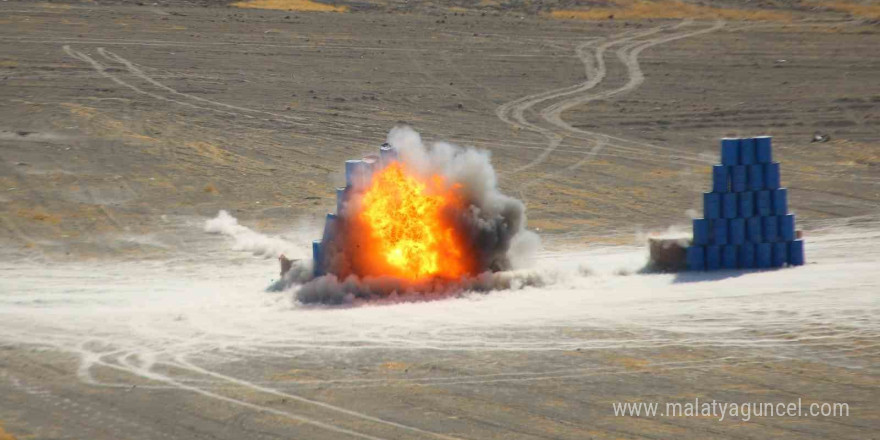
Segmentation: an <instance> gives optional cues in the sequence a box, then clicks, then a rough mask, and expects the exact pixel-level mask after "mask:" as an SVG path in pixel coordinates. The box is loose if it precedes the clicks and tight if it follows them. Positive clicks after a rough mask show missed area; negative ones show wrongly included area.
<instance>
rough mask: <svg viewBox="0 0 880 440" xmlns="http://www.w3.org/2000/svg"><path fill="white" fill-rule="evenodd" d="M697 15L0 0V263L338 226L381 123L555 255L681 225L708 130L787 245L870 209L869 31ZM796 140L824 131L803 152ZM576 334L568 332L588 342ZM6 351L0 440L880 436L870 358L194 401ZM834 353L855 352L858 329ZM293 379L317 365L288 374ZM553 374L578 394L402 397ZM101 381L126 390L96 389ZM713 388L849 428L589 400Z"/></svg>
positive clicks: (388, 363)
mask: <svg viewBox="0 0 880 440" xmlns="http://www.w3.org/2000/svg"><path fill="white" fill-rule="evenodd" d="M268 3H271V2H268ZM279 3H284V2H279ZM308 3H311V2H288V3H287V4H288V5H293V6H302V4H308ZM713 4H715V3H714V2H713ZM717 5H718V6H713V8H715V9H711V8H710V9H691V8H684V9H682V10H681V11H680V12H676V13H674V14H666V15H672V16H671V17H665V16H664V18H651V17H638V18H640V19H621V18H620V17H627V16H628V15H627V14H629V16H633V17H636V16H638V15H639V14H642V12H638V10H628V9H626V5H625V4H624V6H620V5H611V6H610V7H612V8H617V7H619V8H621V9H620V12H618V13H617V14H618V17H616V18H613V19H604V20H587V19H583V18H593V17H587V16H585V15H583V14H580V15H579V13H575V12H577V11H583V10H588V9H584V7H583V5H580V4H576V2H569V3H565V2H560V3H552V4H550V3H548V4H547V5H544V6H540V5H538V6H536V5H535V4H534V3H532V2H524V3H520V2H512V3H505V2H480V4H479V5H474V4H473V3H472V2H460V4H459V3H456V2H431V3H426V4H421V3H420V2H396V1H389V2H337V3H334V4H333V7H335V8H337V9H338V10H339V11H340V12H303V11H298V10H291V9H294V8H293V7H291V8H284V9H287V10H284V9H282V10H274V9H250V8H241V7H232V6H230V5H228V4H226V3H221V2H213V1H202V2H200V1H191V2H180V3H178V2H171V1H159V2H151V1H149V0H145V1H144V2H129V1H116V2H82V3H79V2H66V3H56V2H48V3H34V2H14V1H4V2H2V3H0V221H2V222H0V244H2V249H3V250H2V252H0V255H2V259H3V260H4V261H5V262H6V263H10V264H11V263H13V262H21V261H28V262H33V263H35V264H39V265H43V267H46V268H47V274H48V275H50V276H51V273H52V272H51V268H52V267H54V265H56V264H59V265H63V264H68V263H79V262H83V261H97V262H102V263H106V262H117V261H123V262H132V261H135V262H136V261H145V260H147V261H162V260H164V259H167V258H171V257H174V256H179V255H181V254H185V255H193V256H194V258H198V254H197V253H196V251H195V250H194V249H195V248H194V247H193V246H192V242H193V240H194V239H192V238H191V237H192V235H193V234H198V233H200V230H199V227H198V226H194V225H200V224H201V223H202V222H203V221H204V220H205V219H206V218H209V217H212V216H214V215H216V213H217V212H218V210H221V209H226V210H229V211H230V212H231V213H233V215H235V216H236V217H237V218H238V219H239V220H240V221H241V222H242V224H245V225H248V226H249V227H252V228H254V229H256V230H259V231H263V232H268V233H274V232H283V231H285V230H287V229H289V228H290V227H291V225H292V224H293V223H295V222H302V221H305V222H312V223H317V222H319V221H320V218H321V217H322V216H323V215H324V213H325V212H327V211H328V210H329V209H332V207H333V206H334V203H335V202H334V200H335V193H334V191H333V188H334V187H335V186H337V185H339V184H340V183H341V181H342V180H343V176H342V169H343V167H342V163H343V161H344V160H345V159H350V158H358V157H360V156H362V155H364V154H367V153H371V152H374V151H375V149H376V148H378V146H379V145H380V144H381V143H382V142H384V140H385V135H386V134H387V132H388V130H389V129H390V128H392V127H393V126H394V125H396V124H408V125H411V126H412V127H414V128H415V129H416V130H418V131H419V132H421V133H422V136H423V137H424V138H426V139H429V140H436V141H441V140H442V141H449V142H453V143H456V144H460V145H467V146H475V147H479V148H485V149H488V150H490V151H491V152H492V158H493V163H494V164H495V167H496V170H497V171H498V179H499V182H500V186H501V187H502V189H503V190H504V191H505V192H506V193H508V194H511V195H514V196H516V197H518V198H521V199H522V200H524V201H525V203H526V205H527V213H528V216H529V228H530V229H534V230H537V231H538V232H539V233H540V234H541V236H542V239H543V240H544V242H545V245H547V246H549V247H550V248H554V247H558V248H561V247H576V246H585V245H588V246H599V245H609V244H612V245H630V244H638V243H639V238H638V237H639V236H640V234H641V233H642V232H645V231H651V230H665V229H666V228H668V227H670V226H686V225H687V224H688V222H689V219H690V216H691V215H692V214H693V213H694V212H695V210H699V207H700V203H701V200H702V199H701V193H702V192H703V191H705V190H706V189H707V188H708V186H709V179H710V174H709V173H710V164H712V163H715V162H717V161H718V139H719V138H720V137H723V136H727V135H738V136H753V135H762V134H769V135H772V136H774V143H775V151H774V154H775V158H776V159H777V160H779V161H780V162H781V163H782V179H783V185H784V186H786V187H788V188H789V189H790V196H789V200H790V204H791V209H792V211H794V212H795V213H796V214H797V216H798V222H799V225H800V226H801V227H803V228H805V229H806V230H807V233H808V234H809V233H810V231H813V230H821V229H822V228H824V227H826V226H827V225H828V224H829V222H836V221H839V219H850V220H848V221H851V222H854V223H858V222H859V219H872V218H875V217H876V216H877V215H878V214H880V82H878V79H877V78H878V72H880V51H877V49H876V48H877V47H880V27H878V24H877V22H876V18H874V16H873V15H872V14H874V13H876V11H874V10H873V9H870V6H871V5H870V4H868V5H867V6H864V5H863V4H859V5H862V6H863V7H862V9H859V8H857V7H855V6H851V5H850V4H849V3H846V4H844V3H839V4H838V3H835V4H833V5H831V4H830V3H829V4H822V5H821V7H820V6H817V4H816V3H804V2H790V3H786V2H775V3H773V4H772V5H771V6H770V7H767V8H765V9H763V10H764V11H770V12H772V14H771V15H767V16H765V17H763V18H767V19H764V20H762V19H760V18H762V17H761V16H752V15H748V14H746V15H744V16H743V15H742V14H743V13H742V12H741V11H740V10H739V9H737V8H739V7H740V6H741V5H739V4H738V3H737V2H728V3H717ZM840 5H844V6H840ZM846 5H850V6H846ZM244 6H247V5H244ZM252 6H253V5H252ZM551 6H552V7H551ZM602 7H609V6H607V5H603V6H602ZM707 8H708V7H707ZM725 8H726V9H725ZM554 10H555V11H557V12H558V11H575V12H572V13H571V15H566V14H568V12H566V13H556V14H554V13H553V11H554ZM615 11H617V9H615ZM626 11H630V12H626ZM633 11H636V12H633ZM719 11H721V12H719ZM724 11H726V12H724ZM731 11H733V12H731ZM637 12H638V13H637ZM644 13H651V10H649V11H647V12H644ZM689 14H690V15H693V16H694V18H688V15H689ZM678 15H681V17H680V18H679V17H678ZM750 17H752V18H756V19H755V20H751V19H747V20H741V19H740V18H750ZM872 20H874V21H872ZM816 134H820V135H827V136H830V140H829V141H827V142H813V140H814V136H815V135H816ZM198 249H199V250H198V252H202V251H205V250H204V249H202V248H198ZM206 252H207V251H206ZM266 264H267V266H269V267H270V271H273V272H274V271H275V267H274V262H271V261H270V262H267V263H266ZM3 276H4V277H6V276H9V277H15V276H16V273H14V272H11V273H10V272H8V271H6V273H4V275H3ZM0 295H2V293H0ZM0 325H2V324H0ZM838 330H840V329H838ZM558 331H559V332H563V333H564V332H566V330H565V329H564V328H560V329H558ZM571 331H572V332H583V333H584V334H583V335H581V336H583V337H584V338H589V337H591V334H590V333H589V332H590V331H592V330H589V329H584V328H578V329H572V330H571ZM841 331H843V330H841ZM598 336H601V337H609V336H608V335H598ZM760 336H761V335H760V334H758V335H753V337H760ZM194 337H196V336H194ZM3 342H4V345H0V374H2V376H0V393H2V394H0V396H2V397H0V439H4V440H5V439H9V438H12V439H15V438H18V439H29V438H34V439H50V438H51V439H62V438H64V439H66V438H95V439H97V438H107V439H110V438H132V439H134V438H138V439H140V438H144V439H156V438H249V439H256V438H349V437H362V438H438V437H439V438H469V439H484V438H504V439H513V438H523V439H527V438H529V439H530V438H548V439H549V438H570V439H585V438H694V439H697V438H700V439H703V438H834V439H840V438H859V439H864V438H871V436H872V435H876V432H878V430H880V417H878V412H877V409H876V407H877V404H878V403H880V402H878V399H877V395H878V393H877V390H878V376H877V370H876V360H877V355H876V354H873V355H872V356H868V357H867V358H866V360H867V361H868V362H867V363H866V364H864V365H862V367H861V369H853V368H844V367H840V366H835V365H833V363H825V362H811V361H808V360H805V359H807V358H808V357H809V356H807V355H803V356H796V357H795V358H793V359H789V360H775V361H767V362H764V361H762V360H759V361H756V364H757V367H756V366H754V364H748V365H742V364H736V363H734V364H730V365H721V366H717V365H716V366H714V367H712V368H705V369H701V368H697V367H695V368H693V369H690V368H689V367H688V366H687V365H686V364H676V365H678V366H680V367H681V368H683V369H685V370H686V371H687V372H686V373H685V374H682V373H681V369H679V368H678V367H676V368H672V367H669V368H667V367H662V365H665V363H668V362H678V363H681V362H685V363H687V362H694V363H695V365H697V366H699V364H700V363H701V362H708V361H709V360H712V359H717V358H719V357H724V358H736V357H739V356H743V357H749V356H758V358H759V359H764V358H763V357H761V356H763V355H765V354H766V352H765V351H761V352H760V353H757V354H756V353H755V352H753V351H750V349H745V348H742V349H740V348H732V349H729V350H728V349H724V350H722V349H721V348H719V347H714V346H699V347H694V348H688V347H687V346H686V344H685V345H682V344H677V345H673V346H668V347H653V346H652V347H651V348H631V349H627V350H587V351H583V352H581V351H578V350H575V349H568V350H556V351H547V352H535V351H517V350H511V351H504V350H500V351H490V352H481V351H479V350H460V351H458V350H453V351H443V350H416V351H410V350H394V349H387V350H382V349H377V350H367V351H352V352H344V353H343V354H340V355H339V357H333V358H327V357H320V356H318V355H313V354H309V353H305V354H303V355H302V356H301V357H299V358H298V359H297V360H296V363H297V366H296V367H292V366H291V364H290V363H289V359H288V358H285V357H281V358H274V357H272V356H270V355H265V356H262V357H258V358H256V359H258V360H254V359H253V358H248V359H242V360H240V361H230V362H226V363H225V364H224V365H223V367H222V370H217V371H222V374H224V375H229V376H230V377H231V376H235V377H248V378H249V380H250V381H252V382H253V383H271V382H273V381H276V380H280V379H278V378H279V377H282V378H283V377H286V376H284V375H285V374H288V373H289V374H293V375H294V376H295V378H296V379H298V380H299V379H314V380H318V379H320V380H321V381H329V380H333V379H334V377H342V378H343V379H344V378H346V377H347V376H350V377H348V378H351V379H356V380H358V381H361V382H358V383H360V384H369V383H370V381H371V380H381V381H384V382H382V383H387V382H389V381H390V382H394V383H395V384H396V385H395V386H392V387H380V386H375V387H374V386H363V387H353V388H351V389H344V390H343V389H341V388H333V387H330V388H327V389H324V388H322V387H321V386H318V385H314V386H312V385H302V383H307V381H306V382H298V383H299V385H296V386H295V387H294V388H292V389H289V390H287V391H289V394H286V393H284V394H279V392H277V391H273V390H274V389H272V390H266V389H259V388H254V387H252V386H245V385H243V384H242V383H237V382H234V381H225V382H223V383H222V384H219V385H218V384H217V383H212V388H209V389H210V391H208V392H209V393H211V394H212V395H215V396H216V395H219V396H221V398H220V399H217V398H216V397H215V398H208V397H210V396H206V395H205V394H204V393H198V392H190V393H186V392H181V390H180V389H179V387H178V388H173V387H172V388H163V387H155V388H150V383H149V382H148V381H147V380H146V379H143V383H141V382H139V381H138V380H135V381H133V382H131V383H130V386H128V387H124V388H119V387H117V388H113V387H110V388H106V387H95V386H92V385H90V384H89V383H86V382H84V381H82V380H79V379H82V377H83V376H82V375H81V374H79V375H78V368H80V367H79V365H81V364H80V363H78V361H77V359H76V358H75V357H72V356H69V355H67V354H62V353H59V352H56V351H52V350H45V349H42V348H40V347H39V344H36V347H35V346H31V345H28V344H18V343H9V344H6V343H5V342H8V341H3ZM852 344H853V347H862V346H867V347H870V346H876V337H875V336H872V335H869V336H865V335H861V336H859V338H857V339H856V340H854V341H852ZM108 353H109V352H108ZM108 356H112V353H111V354H108ZM334 356H335V355H334ZM871 360H873V361H875V362H874V364H873V365H872V364H871V362H870V361H871ZM117 361H119V362H125V359H122V360H117ZM314 365H324V366H326V367H327V368H328V370H327V371H326V372H325V373H326V374H324V375H321V377H308V376H298V375H297V374H298V373H296V371H306V370H309V368H310V366H314ZM860 365H861V364H860ZM872 367H873V368H872ZM292 368H293V369H292ZM297 369H299V370H297ZM568 369H578V373H577V374H580V375H581V376H578V377H579V379H577V380H575V381H559V380H555V379H554V377H557V376H548V377H549V379H541V380H534V381H527V382H523V385H516V386H514V385H511V384H517V383H518V382H506V381H499V382H497V383H493V382H482V383H481V384H479V385H469V384H468V383H467V382H466V381H465V382H463V383H458V382H454V381H449V380H440V381H438V383H436V384H431V383H430V382H431V380H430V379H429V380H426V381H417V382H412V383H411V382H407V380H408V379H407V377H412V375H416V376H419V377H422V378H430V377H434V376H437V377H449V376H457V375H459V374H463V372H467V374H469V375H478V376H504V377H506V378H509V375H510V374H514V373H511V371H531V372H542V371H565V370H568ZM187 371H188V372H187V373H186V374H190V373H191V372H192V370H187ZM291 372H293V373H291ZM102 374H106V375H108V377H105V378H102V379H105V380H106V381H109V382H118V381H124V380H123V379H121V378H120V377H117V376H121V375H123V373H120V372H118V371H117V372H114V370H112V369H107V370H106V371H104V372H103V373H102ZM218 374H220V373H218ZM408 375H409V376H408ZM78 378H79V379H78ZM196 379H197V378H194V382H188V381H184V383H185V384H191V383H197V380H196ZM215 379H216V378H215ZM446 382H449V383H446ZM322 383H323V382H322ZM137 385H141V387H140V388H138V386H137ZM153 385H155V384H153ZM709 390H714V391H716V392H715V394H714V396H716V398H717V397H718V396H721V397H723V396H727V397H729V398H731V399H750V400H762V399H768V400H771V401H778V400H790V399H791V398H792V396H796V395H798V393H799V392H802V391H803V390H808V391H809V395H810V396H811V397H812V398H814V399H816V400H819V401H843V400H848V401H850V402H854V404H855V405H859V406H860V407H861V408H863V409H862V410H861V412H858V413H856V416H855V417H852V418H848V419H845V420H842V421H840V420H834V421H828V420H820V419H798V420H794V421H792V420H785V419H762V420H761V421H758V422H751V423H739V424H718V423H714V422H713V421H711V420H705V419H699V418H693V419H639V418H629V419H626V420H624V421H622V420H621V419H620V418H615V417H614V416H613V414H611V413H610V410H609V409H608V407H609V405H610V402H612V401H616V400H620V399H624V400H625V399H631V400H633V399H647V400H650V396H659V395H662V396H678V397H680V398H682V399H690V398H693V397H695V396H700V395H704V394H705V393H707V392H708V391H709ZM190 391H192V390H190ZM224 399H225V400H224ZM298 399H300V400H298ZM301 399H307V400H308V401H306V400H301ZM232 400H235V401H236V402H238V401H243V402H247V403H248V404H249V405H251V406H250V407H248V406H247V405H244V406H242V405H239V404H238V403H234V402H232ZM313 402H321V403H322V404H325V405H332V406H333V408H343V407H344V408H345V410H342V411H339V410H336V409H333V410H328V408H327V407H326V406H321V405H316V404H314V403H313ZM267 408H268V409H267ZM289 411H292V412H294V413H297V414H301V415H304V417H307V418H308V419H318V420H321V421H323V422H326V423H328V424H330V425H332V426H333V427H336V428H339V427H343V428H344V429H345V430H351V431H356V433H360V434H357V435H353V434H351V433H350V432H348V431H339V429H342V428H339V429H335V428H334V429H326V427H322V426H319V425H315V424H312V423H306V422H304V421H303V420H298V419H295V418H290V417H287V416H285V414H288V412H289ZM346 411H350V412H346ZM365 414H369V416H366V417H364V415H365ZM373 416H375V417H377V418H381V419H382V422H376V420H373V419H370V417H373ZM388 420H392V421H393V422H387V421H388ZM404 425H405V426H404ZM416 427H417V428H416ZM364 435H366V436H367V437H364Z"/></svg>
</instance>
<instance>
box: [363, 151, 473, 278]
mask: <svg viewBox="0 0 880 440" xmlns="http://www.w3.org/2000/svg"><path fill="white" fill-rule="evenodd" d="M361 207H362V208H361V210H360V213H359V214H358V219H359V220H360V222H361V223H362V224H363V225H365V226H366V229H367V233H368V234H369V237H370V240H369V243H370V244H369V249H362V251H366V252H368V253H369V254H370V255H367V256H365V257H366V258H364V259H362V260H364V261H366V262H367V265H368V266H369V272H371V273H372V274H376V275H378V274H381V275H393V276H397V277H400V278H406V279H410V280H419V279H424V278H428V277H433V276H440V277H446V278H459V277H461V276H462V275H466V274H468V272H469V267H470V266H471V265H470V264H469V261H470V260H471V259H470V258H469V257H468V256H467V255H465V252H463V246H462V245H461V243H460V240H459V239H458V237H457V235H456V233H455V229H454V228H453V227H452V226H451V225H450V224H449V221H448V220H447V219H446V218H445V217H444V212H446V213H448V212H449V211H448V209H449V208H457V209H461V202H460V201H459V200H458V198H457V197H456V196H455V194H454V193H453V192H452V191H451V190H449V189H444V181H443V178H442V177H440V176H434V177H433V178H432V179H431V180H430V181H429V182H423V181H421V180H419V179H418V178H417V177H415V176H413V175H411V174H408V173H407V172H406V171H405V169H404V167H403V166H402V165H401V164H400V163H398V162H393V163H392V164H390V165H389V166H388V167H386V168H385V169H383V170H382V171H380V172H378V173H377V174H376V175H375V176H373V179H372V181H371V183H370V187H369V188H368V189H367V191H366V192H365V193H364V195H363V198H362V199H361Z"/></svg>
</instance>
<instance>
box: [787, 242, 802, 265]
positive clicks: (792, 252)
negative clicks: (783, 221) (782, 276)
mask: <svg viewBox="0 0 880 440" xmlns="http://www.w3.org/2000/svg"><path fill="white" fill-rule="evenodd" d="M788 264H790V265H792V266H801V265H803V264H804V241H803V240H794V241H792V242H790V243H788Z"/></svg>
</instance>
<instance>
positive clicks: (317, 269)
mask: <svg viewBox="0 0 880 440" xmlns="http://www.w3.org/2000/svg"><path fill="white" fill-rule="evenodd" d="M321 251H322V249H321V240H315V241H313V242H312V263H313V264H314V274H315V276H316V277H319V276H321V275H324V256H323V253H322V252H321Z"/></svg>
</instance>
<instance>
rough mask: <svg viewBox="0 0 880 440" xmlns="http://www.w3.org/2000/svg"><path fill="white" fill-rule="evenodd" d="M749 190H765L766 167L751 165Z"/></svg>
mask: <svg viewBox="0 0 880 440" xmlns="http://www.w3.org/2000/svg"><path fill="white" fill-rule="evenodd" d="M749 189H750V190H752V191H760V190H762V189H764V165H761V164H753V165H749Z"/></svg>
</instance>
